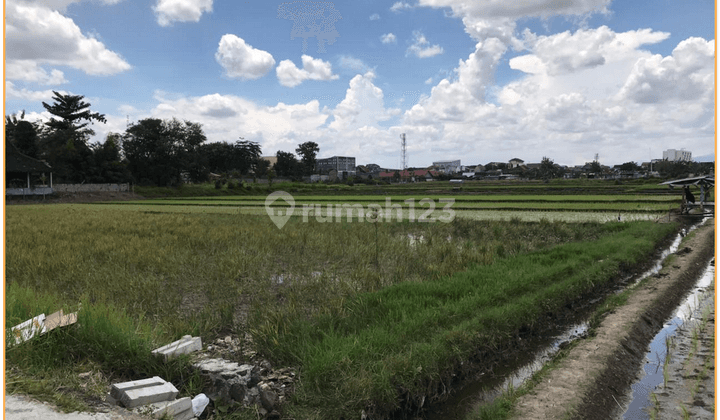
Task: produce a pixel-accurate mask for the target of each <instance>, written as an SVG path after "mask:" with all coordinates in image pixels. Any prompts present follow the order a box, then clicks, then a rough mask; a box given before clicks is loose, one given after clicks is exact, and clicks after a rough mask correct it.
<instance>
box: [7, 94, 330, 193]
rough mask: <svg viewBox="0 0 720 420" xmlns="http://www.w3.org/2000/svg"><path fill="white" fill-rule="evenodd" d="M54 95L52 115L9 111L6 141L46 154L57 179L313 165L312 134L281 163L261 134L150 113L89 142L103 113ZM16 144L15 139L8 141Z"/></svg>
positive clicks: (239, 172)
mask: <svg viewBox="0 0 720 420" xmlns="http://www.w3.org/2000/svg"><path fill="white" fill-rule="evenodd" d="M53 94H54V95H53V103H52V104H48V103H45V102H43V107H44V108H45V109H46V110H47V111H48V112H49V113H50V114H51V115H52V117H51V118H50V120H49V121H47V122H45V123H41V122H30V121H27V120H25V114H24V112H23V113H21V114H20V116H19V117H18V116H17V115H9V116H6V117H5V138H6V140H7V143H6V147H12V146H14V147H15V148H16V149H17V151H19V152H20V153H22V154H24V155H27V156H30V157H32V158H35V159H40V160H44V161H45V162H47V163H48V164H49V165H50V166H51V167H52V172H53V177H54V179H55V182H56V183H119V182H133V183H136V184H140V185H156V186H174V185H179V184H181V183H183V182H205V181H208V180H209V179H210V178H211V176H213V175H218V176H220V177H230V176H232V177H241V176H249V175H250V174H252V176H254V177H256V178H258V177H262V178H264V177H273V176H275V175H278V176H282V177H288V178H293V179H299V178H301V177H302V176H304V175H309V174H311V173H313V171H314V169H315V163H316V156H317V153H318V152H319V150H320V148H319V147H318V145H317V144H316V143H314V142H306V143H303V144H300V145H298V148H297V149H296V152H297V153H298V154H299V155H300V156H301V159H298V158H296V157H295V155H294V154H292V153H289V152H283V151H278V152H277V154H276V157H277V163H278V164H277V165H276V166H275V167H274V168H273V169H272V170H271V169H270V162H269V161H268V160H266V159H263V158H261V153H262V150H261V148H260V145H259V144H258V143H257V142H253V141H247V140H244V139H243V138H240V139H239V140H237V141H235V142H234V143H229V142H214V143H207V137H206V136H205V133H204V132H203V129H202V125H201V124H199V123H194V122H190V121H179V120H177V119H175V118H173V119H171V120H161V119H158V118H146V119H143V120H140V121H138V122H136V123H133V124H130V125H129V126H128V127H127V129H126V130H125V132H124V133H122V134H119V133H109V134H108V135H107V137H106V138H105V141H104V142H101V143H90V141H89V140H90V138H91V137H92V136H93V135H95V132H94V131H93V130H92V129H91V128H90V127H89V125H90V124H92V123H93V122H98V123H105V122H106V119H105V116H104V115H103V114H100V113H97V112H92V111H90V104H89V103H87V102H85V101H84V100H83V99H84V97H83V96H81V95H65V94H61V93H58V92H55V91H53ZM9 145H12V146H9Z"/></svg>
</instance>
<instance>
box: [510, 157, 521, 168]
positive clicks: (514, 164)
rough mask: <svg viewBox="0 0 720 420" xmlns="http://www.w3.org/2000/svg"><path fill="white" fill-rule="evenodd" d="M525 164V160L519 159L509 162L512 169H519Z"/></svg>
mask: <svg viewBox="0 0 720 420" xmlns="http://www.w3.org/2000/svg"><path fill="white" fill-rule="evenodd" d="M523 163H525V161H524V160H522V159H518V158H513V159H510V161H509V162H508V168H510V169H514V168H518V167H520V165H522V164H523Z"/></svg>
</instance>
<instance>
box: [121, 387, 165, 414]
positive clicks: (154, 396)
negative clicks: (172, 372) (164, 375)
mask: <svg viewBox="0 0 720 420" xmlns="http://www.w3.org/2000/svg"><path fill="white" fill-rule="evenodd" d="M177 394H178V390H177V389H176V388H175V386H174V385H173V384H171V383H170V382H165V383H164V384H162V385H153V386H146V387H142V388H134V389H130V390H127V391H125V392H123V395H122V396H121V397H120V403H121V404H122V405H123V406H125V407H126V408H135V407H139V406H141V405H147V404H152V403H156V402H161V401H167V400H174V399H175V397H177Z"/></svg>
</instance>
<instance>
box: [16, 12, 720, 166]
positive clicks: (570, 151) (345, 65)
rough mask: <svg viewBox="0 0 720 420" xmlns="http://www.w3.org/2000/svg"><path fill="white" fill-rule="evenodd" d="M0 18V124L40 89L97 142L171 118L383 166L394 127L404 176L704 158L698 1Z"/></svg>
mask: <svg viewBox="0 0 720 420" xmlns="http://www.w3.org/2000/svg"><path fill="white" fill-rule="evenodd" d="M5 13H6V16H5V17H6V45H5V48H6V50H5V57H6V69H5V71H6V73H5V113H6V114H10V113H14V112H18V111H20V110H25V111H26V114H27V116H26V119H31V120H34V119H45V118H47V117H48V114H47V113H46V112H44V109H43V107H42V105H41V102H42V101H46V102H47V101H50V98H51V96H52V93H51V91H52V90H57V91H62V92H66V93H72V94H80V95H84V96H85V97H86V98H87V100H88V101H89V102H91V103H92V108H93V110H95V111H98V112H101V113H104V114H105V115H106V117H107V119H108V123H107V124H95V125H94V129H95V131H96V132H97V135H96V137H95V138H94V140H95V141H102V140H103V139H104V138H105V136H106V135H107V133H108V132H122V131H124V129H125V126H126V124H127V121H128V119H129V121H130V122H131V123H132V122H136V121H138V120H140V119H143V118H149V117H155V118H173V117H175V118H178V119H185V120H189V121H193V122H199V123H201V124H203V128H204V130H205V133H206V135H207V136H208V140H209V141H229V142H234V141H235V140H237V139H238V138H240V137H243V138H245V139H248V140H254V141H258V142H259V143H260V144H261V146H262V149H263V154H264V155H274V154H275V152H277V151H278V150H284V151H294V149H295V148H296V147H297V144H299V143H302V142H304V141H315V142H317V143H318V144H319V145H320V157H329V156H332V155H350V156H356V157H357V161H358V163H378V164H380V165H382V166H386V167H397V166H399V165H400V140H399V135H400V133H407V141H408V156H409V158H408V161H409V164H410V165H411V166H418V167H422V166H428V165H430V164H431V163H432V162H433V161H434V160H448V159H461V160H462V163H463V164H467V165H473V164H477V163H487V162H490V161H508V160H509V159H511V158H520V159H523V160H525V161H526V162H529V163H532V162H539V161H540V160H541V159H542V157H545V156H547V157H549V158H551V159H553V160H554V161H555V162H557V163H560V164H565V165H576V164H583V163H585V162H587V161H590V160H592V158H593V157H594V155H595V154H596V153H598V154H599V155H600V161H601V163H604V164H609V165H612V164H619V163H623V162H627V161H635V162H642V161H647V160H649V159H650V158H651V157H652V158H661V157H662V151H663V150H666V149H670V148H674V149H681V148H685V149H687V150H690V151H692V153H693V156H694V157H695V158H700V159H703V160H709V159H712V157H713V156H714V121H715V120H714V118H715V117H714V116H715V112H714V98H715V92H714V88H713V86H714V85H713V83H714V78H715V76H714V67H713V66H714V57H713V54H714V51H715V42H714V25H715V11H714V2H712V1H709V0H695V1H676V0H643V1H635V0H634V1H617V0H616V1H610V0H568V1H564V2H557V1H553V0H528V1H523V2H512V1H507V0H488V1H476V0H406V1H353V2H340V1H335V2H303V1H299V2H293V1H290V2H283V1H275V2H273V1H254V0H249V1H226V0H146V1H140V0H7V1H6V9H5ZM312 13H316V14H315V15H314V17H313V18H311V17H310V16H311V15H312ZM323 17H324V20H325V22H324V23H323ZM303 24H315V26H312V27H308V26H302V25H303ZM294 25H298V26H294ZM294 27H295V28H296V29H298V30H300V31H301V32H302V31H303V30H304V31H305V32H306V36H307V37H308V38H307V46H306V48H305V49H304V47H303V39H302V38H300V37H295V39H291V34H292V33H293V28H294ZM308 28H314V29H308ZM318 38H328V40H327V41H326V42H325V43H324V51H323V50H322V48H320V45H319V44H320V42H319V40H318ZM331 41H332V43H331Z"/></svg>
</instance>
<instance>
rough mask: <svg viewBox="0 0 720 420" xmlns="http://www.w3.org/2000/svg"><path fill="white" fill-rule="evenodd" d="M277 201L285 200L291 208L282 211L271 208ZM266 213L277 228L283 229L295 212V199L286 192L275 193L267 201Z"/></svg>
mask: <svg viewBox="0 0 720 420" xmlns="http://www.w3.org/2000/svg"><path fill="white" fill-rule="evenodd" d="M277 200H285V202H286V203H288V204H290V207H289V208H281V209H273V208H272V207H270V206H271V205H272V204H273V203H274V202H276V201H277ZM265 211H266V212H267V214H268V216H270V220H272V221H273V223H275V226H277V227H278V229H282V228H283V226H285V223H287V221H288V220H290V216H292V214H293V211H295V199H294V198H293V196H292V195H290V194H289V193H286V192H285V191H275V192H274V193H272V194H270V195H268V196H267V198H266V199H265Z"/></svg>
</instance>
